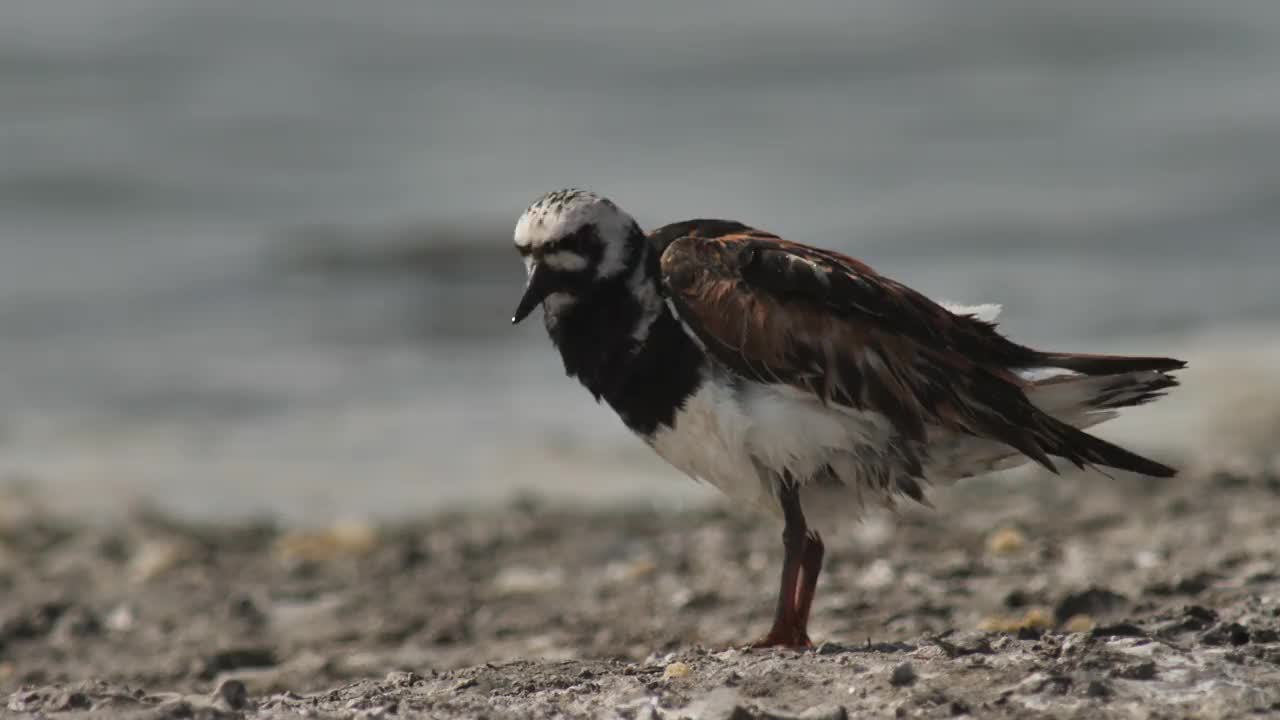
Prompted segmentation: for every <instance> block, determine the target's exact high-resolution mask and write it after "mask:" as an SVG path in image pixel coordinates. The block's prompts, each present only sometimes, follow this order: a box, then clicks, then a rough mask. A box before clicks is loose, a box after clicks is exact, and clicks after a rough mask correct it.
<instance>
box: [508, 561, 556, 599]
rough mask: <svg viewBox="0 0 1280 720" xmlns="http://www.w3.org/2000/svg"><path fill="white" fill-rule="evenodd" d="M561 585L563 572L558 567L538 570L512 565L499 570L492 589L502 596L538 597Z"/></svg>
mask: <svg viewBox="0 0 1280 720" xmlns="http://www.w3.org/2000/svg"><path fill="white" fill-rule="evenodd" d="M563 583H564V572H563V571H562V570H560V568H558V567H552V568H541V569H540V568H534V567H526V566H520V565H514V566H511V567H505V568H503V569H502V570H499V571H498V574H497V576H495V577H494V578H493V585H492V587H493V591H494V592H495V593H497V594H498V595H502V596H515V595H538V594H541V593H545V592H550V591H552V590H555V589H556V588H558V587H560V586H561V585H562V584H563Z"/></svg>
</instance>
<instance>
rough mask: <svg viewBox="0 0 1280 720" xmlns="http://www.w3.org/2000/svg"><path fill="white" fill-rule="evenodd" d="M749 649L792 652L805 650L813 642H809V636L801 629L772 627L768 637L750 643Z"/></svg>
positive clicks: (811, 645)
mask: <svg viewBox="0 0 1280 720" xmlns="http://www.w3.org/2000/svg"><path fill="white" fill-rule="evenodd" d="M749 647H750V648H752V649H757V648H775V647H780V648H790V649H792V650H807V649H809V648H811V647H813V642H812V641H811V640H809V634H808V633H806V632H805V631H804V629H802V628H798V627H786V628H779V627H774V628H773V629H772V630H770V631H769V634H768V635H765V636H764V637H762V638H760V639H759V640H756V641H755V642H753V643H751V645H750V646H749Z"/></svg>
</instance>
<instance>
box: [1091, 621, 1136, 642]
mask: <svg viewBox="0 0 1280 720" xmlns="http://www.w3.org/2000/svg"><path fill="white" fill-rule="evenodd" d="M1146 636H1147V633H1146V631H1144V630H1143V629H1142V628H1140V627H1138V626H1137V625H1134V624H1133V623H1116V624H1114V625H1099V626H1098V627H1095V628H1094V629H1092V630H1090V631H1089V637H1092V638H1118V637H1146Z"/></svg>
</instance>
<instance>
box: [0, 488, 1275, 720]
mask: <svg viewBox="0 0 1280 720" xmlns="http://www.w3.org/2000/svg"><path fill="white" fill-rule="evenodd" d="M933 498H934V503H935V505H936V509H933V510H930V509H927V508H918V507H917V508H904V509H903V511H902V512H901V513H899V514H897V515H888V514H873V515H871V516H869V517H868V518H867V519H866V520H864V521H863V522H860V523H856V524H851V525H850V527H849V528H848V531H847V532H846V533H844V534H842V535H841V536H839V537H834V538H831V539H830V540H829V542H828V543H827V545H828V549H829V550H828V552H829V561H828V564H827V570H826V573H825V574H824V575H823V577H822V583H821V585H820V587H819V592H818V597H817V602H816V605H815V609H814V616H813V622H812V624H811V626H810V631H811V633H812V635H813V637H814V640H815V642H817V643H819V645H818V647H817V648H815V649H814V650H813V651H810V652H804V653H796V652H788V651H751V650H743V649H741V644H742V643H743V642H744V641H746V640H749V639H750V638H752V637H753V636H755V635H757V634H759V633H760V632H762V631H763V630H764V629H765V627H766V626H767V624H768V620H769V618H770V617H771V612H772V601H773V591H774V583H775V581H776V577H775V576H776V572H777V567H778V561H779V556H780V553H781V550H780V546H779V542H778V528H776V527H774V526H772V525H770V524H768V523H765V522H761V521H758V520H756V519H754V518H751V517H747V516H742V515H739V514H736V513H731V512H728V511H726V510H722V509H719V508H718V507H714V506H713V507H710V508H706V509H697V510H684V511H680V512H659V511H656V510H653V509H640V508H614V509H578V510H564V509H561V508H559V507H558V506H557V505H555V504H553V503H552V502H550V501H547V500H539V499H536V498H535V499H529V500H524V501H519V502H513V503H511V504H509V505H508V506H505V507H503V508H501V509H496V510H488V511H475V512H459V513H450V514H439V515H435V516H430V517H424V518H422V519H420V520H415V521H411V522H401V523H396V524H385V525H378V524H361V523H351V524H345V525H337V526H333V527H325V528H311V529H298V528H284V527H278V526H276V525H273V524H271V523H268V522H261V523H243V524H234V525H225V524H223V525H208V524H192V523H189V522H184V521H181V520H179V519H175V518H172V517H166V516H163V515H160V514H156V513H147V512H138V513H134V514H132V515H130V516H129V517H127V518H124V519H120V520H113V521H106V522H81V521H77V520H74V519H67V518H65V517H58V516H56V514H52V513H49V512H46V511H44V510H42V509H41V508H40V507H39V505H38V504H36V503H34V502H32V501H30V500H28V499H25V498H24V497H23V496H21V495H18V494H12V495H5V496H4V497H3V499H2V500H0V592H2V593H3V603H0V689H2V690H3V697H4V703H5V707H7V711H8V712H10V713H16V714H24V713H26V714H36V715H44V716H66V717H75V716H78V715H87V714H92V715H94V716H96V717H174V718H177V717H192V716H194V717H246V718H276V717H296V716H299V715H307V716H312V717H370V718H372V717H413V716H425V717H440V718H472V717H492V718H505V717H551V716H556V717H622V718H678V717H719V718H755V717H770V718H775V717H806V718H819V717H822V718H827V717H829V718H838V717H845V716H846V715H847V716H850V717H860V716H868V717H890V716H893V717H928V718H935V717H962V716H966V715H971V716H974V717H1081V718H1086V717H1087V718H1110V717H1125V718H1128V717H1135V718H1143V717H1163V718H1173V717H1191V716H1195V717H1243V716H1246V715H1251V714H1258V715H1264V716H1265V715H1269V714H1280V566H1278V565H1277V563H1278V561H1280V546H1278V545H1277V542H1276V539H1277V538H1276V528H1278V527H1280V477H1277V476H1276V475H1274V474H1270V473H1267V472H1262V471H1257V472H1234V473H1233V472H1223V471H1217V472H1209V471H1191V472H1187V473H1184V474H1183V475H1182V476H1181V477H1179V478H1176V479H1174V480H1172V481H1152V480H1147V479H1142V478H1135V477H1130V476H1123V477H1117V478H1114V479H1111V478H1105V477H1102V476H1098V475H1085V474H1078V475H1073V476H1067V477H1060V478H1059V477H1048V476H1041V475H1019V476H1011V477H1005V478H1000V479H989V480H979V481H972V482H969V483H967V484H962V485H961V486H959V487H957V488H948V489H940V490H939V491H938V492H936V493H934V495H933Z"/></svg>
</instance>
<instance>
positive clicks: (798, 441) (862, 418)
mask: <svg viewBox="0 0 1280 720" xmlns="http://www.w3.org/2000/svg"><path fill="white" fill-rule="evenodd" d="M890 435H891V428H890V425H889V423H888V421H887V419H886V418H885V417H884V416H882V415H880V414H878V413H870V412H857V411H852V410H843V409H836V408H832V407H828V406H824V405H823V404H822V403H820V402H819V401H817V400H816V399H815V398H813V397H812V396H810V395H807V394H805V393H803V392H800V391H798V390H795V389H792V388H790V387H788V386H785V385H762V384H758V383H746V384H745V386H742V387H741V388H740V389H737V390H735V388H734V387H732V386H731V385H730V384H729V383H728V382H726V381H725V379H724V378H717V377H712V378H708V379H707V381H706V382H704V383H703V384H702V386H701V387H700V388H699V389H698V391H697V392H696V393H695V394H694V395H692V396H690V397H689V399H688V400H687V401H686V402H685V404H684V406H683V407H682V408H681V410H680V411H679V412H678V413H677V414H676V417H675V423H674V426H673V427H670V428H662V429H661V430H659V431H658V432H657V433H656V434H655V435H654V436H653V438H652V441H651V443H652V446H653V449H654V450H655V451H656V452H657V453H658V454H659V455H661V456H662V457H663V458H664V459H665V460H666V461H667V462H669V463H671V464H672V465H674V466H675V467H677V468H679V469H680V470H682V471H684V472H685V473H687V474H688V475H690V476H692V477H694V478H697V479H700V480H704V481H706V482H709V483H711V484H712V485H715V486H716V487H717V488H719V489H720V490H721V491H723V492H724V493H725V494H727V495H729V496H730V497H732V498H734V499H737V500H740V501H744V502H747V503H750V504H753V505H756V506H759V507H762V508H765V509H768V510H770V511H773V512H776V511H777V510H778V504H777V501H776V499H775V498H776V489H775V483H776V479H777V477H779V476H781V475H782V474H783V473H789V474H790V475H791V477H793V478H795V479H796V480H797V481H798V482H800V483H802V484H803V483H805V482H807V481H810V480H811V479H812V478H813V477H814V476H815V475H820V474H822V472H823V469H824V468H825V466H827V465H828V464H832V463H835V464H836V465H838V466H839V467H840V468H842V469H844V470H846V474H847V472H849V469H850V468H851V467H853V468H856V467H857V466H858V465H859V463H865V462H871V463H874V462H877V461H883V459H884V458H885V452H886V449H887V445H888V442H889V438H890ZM852 472H854V473H857V470H856V469H854V470H852ZM842 479H843V480H844V481H845V482H846V483H850V481H853V482H852V483H850V484H851V485H853V486H856V485H859V484H860V483H857V482H856V478H852V477H844V478H842ZM849 489H850V490H852V491H854V492H855V493H857V492H859V490H860V488H858V487H852V486H851V487H850V488H849ZM803 495H804V493H803V492H802V499H803Z"/></svg>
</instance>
